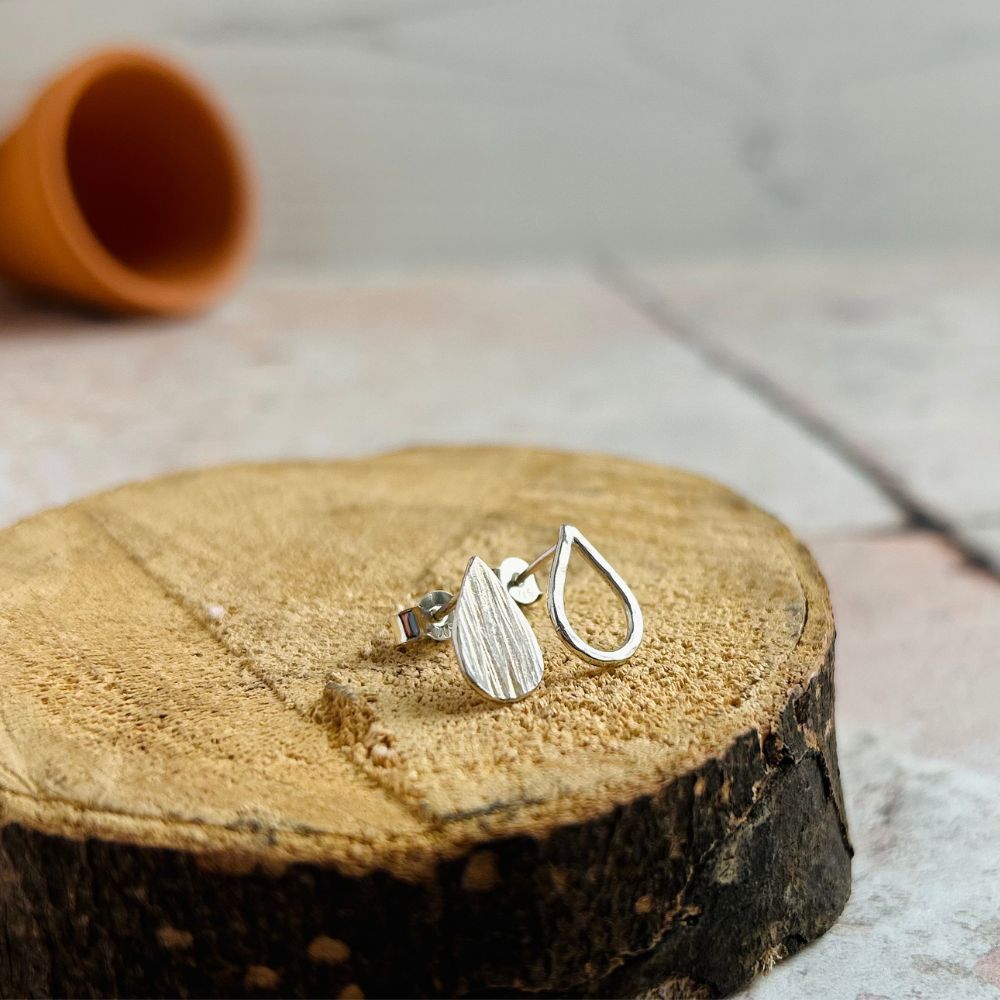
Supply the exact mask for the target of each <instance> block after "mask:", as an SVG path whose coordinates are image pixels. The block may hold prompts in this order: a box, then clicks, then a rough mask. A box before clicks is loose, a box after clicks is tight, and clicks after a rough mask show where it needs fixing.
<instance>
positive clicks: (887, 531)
mask: <svg viewBox="0 0 1000 1000" xmlns="http://www.w3.org/2000/svg"><path fill="white" fill-rule="evenodd" d="M113 43H126V44H139V45H141V46H146V47H149V48H150V49H152V50H154V51H157V52H160V53H162V54H164V55H166V56H168V57H172V58H175V59H177V60H178V61H179V62H180V63H181V64H182V65H185V66H187V67H188V68H190V70H191V71H192V72H193V73H194V74H195V75H196V76H197V77H199V78H200V79H201V80H202V81H204V82H205V83H206V84H207V85H208V87H209V88H210V90H211V91H212V92H214V94H215V96H216V97H217V99H218V100H219V102H220V103H221V104H222V105H223V106H224V107H225V108H227V109H228V110H229V112H230V113H231V115H232V117H233V120H234V122H235V126H236V129H237V131H238V132H239V134H240V135H241V136H242V138H243V141H244V143H245V145H246V149H247V152H248V158H249V161H250V164H251V166H252V169H253V172H254V174H255V176H256V181H257V187H258V192H259V212H260V218H259V227H258V230H259V232H258V242H257V245H256V251H255V254H254V256H253V260H252V264H251V267H250V271H249V275H248V277H247V278H246V279H245V280H244V281H243V283H242V285H240V287H239V289H238V290H237V291H236V292H235V293H234V294H233V295H231V296H228V297H226V298H225V299H223V300H222V302H221V303H220V304H218V305H217V306H216V307H215V308H214V309H212V310H210V311H208V312H205V313H202V314H197V315H194V316H185V317H182V318H176V319H142V318H127V319H117V320H110V319H108V318H106V317H103V316H101V315H98V314H95V313H93V312H90V311H74V309H73V308H72V307H67V306H56V305H53V304H51V303H49V302H47V301H45V300H38V299H35V298H24V297H22V296H20V295H17V294H14V293H13V292H10V293H0V523H3V524H7V523H10V522H12V521H13V520H15V519H17V518H19V517H23V516H27V515H30V514H32V513H35V512H37V511H38V510H41V509H43V508H44V507H47V506H50V505H53V504H57V503H64V502H67V501H69V500H72V499H74V498H76V497H79V496H81V495H84V494H86V493H90V492H92V491H94V490H97V489H103V488H107V487H110V486H113V485H115V484H117V483H121V482H125V481H128V480H131V479H135V478H141V477H145V476H150V475H155V474H160V473H164V472H169V471H173V470H176V469H181V468H187V467H190V466H199V465H208V464H213V463H218V462H232V461H240V460H250V459H254V460H255V459H282V458H289V457H317V458H329V457H339V456H345V455H362V454H366V453H369V452H371V451H375V450H382V449H386V448H394V447H400V446H405V445H407V444H414V443H427V442H442V443H464V442H506V443H526V444H541V445H551V446H556V447H563V448H574V449H581V450H597V451H606V452H613V453H616V454H623V455H627V456H631V457H634V458H639V459H643V460H646V461H652V462H657V463H663V464H674V465H681V466H685V467H688V468H691V469H694V470H696V471H698V472H701V473H704V474H706V475H710V476H712V477H715V478H718V479H721V480H722V481H724V482H726V483H727V484H729V485H730V486H732V487H734V488H736V489H737V490H739V491H741V492H742V493H744V494H746V495H747V496H749V497H750V498H751V499H753V500H754V501H756V502H757V503H759V504H761V505H762V506H764V507H766V508H767V509H769V510H771V511H773V512H775V513H776V514H778V515H779V516H780V517H782V518H783V519H784V520H786V521H787V522H788V523H789V524H790V525H791V526H792V527H793V529H794V530H795V531H796V532H797V533H798V534H799V535H800V536H801V537H803V538H804V539H805V540H806V542H807V543H808V544H809V545H810V547H811V548H812V549H813V551H814V552H815V553H816V555H817V557H818V559H819V561H820V564H821V566H822V567H823V569H824V571H825V573H826V574H827V576H828V578H829V581H830V584H831V588H832V591H833V596H834V603H835V606H836V610H837V614H838V622H839V632H840V638H839V647H838V648H839V652H838V685H839V689H838V698H839V722H838V725H839V732H840V739H841V744H842V765H843V770H844V781H845V789H846V792H847V794H848V800H849V808H850V813H851V822H852V834H853V837H854V840H855V846H856V848H857V850H858V855H857V858H856V862H855V892H854V896H853V898H852V900H851V902H850V904H849V906H848V909H847V911H846V912H845V914H844V916H843V918H842V919H841V920H840V921H839V922H838V923H837V925H836V926H835V927H834V928H833V929H832V930H831V931H830V932H829V933H828V934H827V935H826V936H825V937H824V938H823V939H822V940H820V941H819V942H817V943H816V944H815V945H814V946H812V947H810V948H808V949H806V950H805V951H804V952H803V953H802V954H801V955H799V956H797V957H796V958H794V959H792V960H791V961H789V962H787V963H783V964H781V965H779V966H778V967H777V968H776V969H775V970H774V971H773V972H772V973H771V974H770V975H769V976H767V977H765V978H763V979H761V980H758V981H757V982H756V983H755V984H754V985H753V986H752V987H751V988H750V990H749V995H752V996H754V997H762V998H765V997H766V998H779V997H780V998H789V1000H791V998H801V997H817V998H819V997H823V998H827V997H850V998H855V997H857V998H858V1000H860V998H861V997H869V998H874V997H903V996H917V995H919V996H923V997H925V998H929V997H941V998H945V997H956V996H963V997H971V998H980V997H982V998H994V997H996V996H997V995H998V994H997V991H998V990H1000V893H998V892H997V891H996V888H997V884H998V877H1000V846H998V845H1000V755H998V750H1000V735H998V727H997V709H998V707H1000V669H997V668H998V663H997V657H998V653H997V650H998V649H1000V581H998V569H1000V283H998V278H1000V198H998V194H997V189H998V178H1000V118H998V114H997V96H996V95H997V93H998V91H1000V7H997V6H996V5H995V4H990V3H986V2H985V0H959V2H951V3H931V2H905V3H904V2H902V0H886V2H882V3H878V4H864V3H860V2H857V0H848V2H842V3H837V4H834V3H826V2H813V3H793V2H791V0H788V2H784V0H781V2H779V0H764V2H760V3H756V4H753V5H747V4H740V3H735V2H719V3H711V4H705V3H693V2H675V3H670V4H664V3H655V2H652V0H615V2H583V0H535V2H532V3H527V2H517V0H497V2H475V0H472V2H446V0H367V2H344V0H341V2H326V3H320V2H306V0H292V2H283V3H281V4H278V3H263V2H248V0H238V2H237V0H216V2H213V3H204V2H187V0H155V2H153V0H132V2H127V3H125V2H121V3H118V2H108V0H90V2H86V3H84V2H79V3H76V2H63V0H46V2H45V3H37V2H28V0H0V132H3V131H6V130H7V129H8V128H13V127H14V125H15V124H16V123H17V120H18V119H19V118H20V116H21V115H22V114H23V113H24V112H25V111H26V109H27V107H28V105H29V104H30V102H31V100H32V99H33V97H34V95H35V94H36V93H37V92H38V90H39V88H40V87H41V86H42V84H43V83H44V81H45V80H46V79H47V78H49V77H50V76H51V75H52V74H53V73H55V72H56V71H57V70H59V69H60V68H61V67H62V66H64V65H65V64H66V63H67V62H69V61H71V60H73V59H76V58H77V57H79V56H80V55H81V54H84V53H86V52H87V51H89V50H91V49H93V48H95V47H98V46H104V45H108V44H113ZM0 197H2V193H0ZM2 237H3V234H2V233H0V239H2Z"/></svg>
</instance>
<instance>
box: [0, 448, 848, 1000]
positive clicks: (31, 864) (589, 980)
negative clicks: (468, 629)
mask: <svg viewBox="0 0 1000 1000" xmlns="http://www.w3.org/2000/svg"><path fill="white" fill-rule="evenodd" d="M562 522H570V523H573V524H576V525H577V526H578V527H579V528H580V529H581V530H582V531H583V532H584V533H585V534H586V535H587V536H588V538H589V539H590V540H591V542H593V543H594V545H596V546H597V547H598V549H600V550H601V552H603V554H604V555H605V556H606V557H607V558H608V559H609V560H610V562H611V563H612V564H613V565H614V566H615V567H616V569H617V570H618V571H619V572H620V573H621V574H622V576H623V577H624V578H625V579H626V580H627V581H628V583H629V584H630V585H631V586H632V588H633V590H634V592H635V594H636V596H637V598H638V600H639V602H640V603H641V605H642V607H643V609H644V612H645V617H646V638H645V641H644V642H643V644H642V646H641V648H640V650H639V652H638V653H637V654H636V656H635V657H634V658H633V659H632V660H631V661H630V662H628V663H627V664H625V665H623V666H620V667H617V668H614V669H601V668H597V667H594V666H592V665H590V664H588V663H586V662H584V661H583V660H581V659H578V658H576V657H574V656H573V655H571V654H570V652H569V651H568V650H567V649H566V647H564V646H563V645H562V644H561V643H560V641H559V640H558V638H557V636H556V634H555V632H554V630H553V628H552V627H551V624H550V622H549V621H548V617H547V615H546V612H545V602H544V601H542V602H539V603H537V604H535V605H532V606H531V607H529V608H528V609H527V610H526V614H527V616H528V618H529V620H530V621H531V622H532V624H533V626H534V627H535V630H536V632H537V635H538V638H539V641H540V644H541V649H542V652H543V655H544V659H545V675H544V681H543V684H542V687H541V689H540V690H539V691H538V692H537V693H536V694H534V695H532V696H531V697H529V698H527V699H526V700H524V701H522V702H519V703H517V704H513V705H497V704H493V703H489V702H486V701H483V700H481V699H480V698H478V697H477V696H476V694H475V693H474V692H473V691H472V690H471V689H470V688H469V686H468V685H467V684H466V683H464V681H463V679H462V677H461V675H460V674H459V671H458V668H457V666H456V663H455V659H454V652H453V650H452V649H451V647H450V644H448V643H426V644H421V648H419V649H417V648H412V649H407V650H405V651H399V650H397V649H395V648H394V647H393V646H392V645H391V644H390V642H389V632H388V630H387V628H386V625H385V623H386V619H387V617H388V616H389V615H390V613H391V612H392V611H393V610H394V609H395V608H396V607H397V605H398V603H399V602H400V601H402V600H404V599H406V598H416V597H419V596H420V595H421V594H423V593H424V592H425V591H428V590H431V589H434V588H438V587H443V588H445V589H453V588H454V587H456V586H457V584H458V582H459V580H460V579H461V576H462V571H463V569H464V567H465V564H466V561H467V559H468V558H469V556H470V555H473V554H478V555H481V556H482V557H483V558H484V559H486V560H487V562H489V563H490V564H491V565H495V564H497V563H498V562H499V561H500V560H501V559H502V558H503V557H506V556H510V555H517V556H521V557H523V558H531V557H532V556H534V555H535V554H537V553H539V552H541V551H542V550H543V549H545V548H546V547H548V546H549V545H551V544H552V543H553V542H554V541H555V538H556V534H557V530H558V527H559V525H560V524H561V523H562ZM574 563H575V564H576V567H577V568H576V569H574V570H573V571H571V574H570V587H569V590H568V598H567V604H568V607H569V609H570V614H571V616H572V618H573V621H574V625H575V627H576V628H577V630H578V631H580V632H581V634H583V635H584V637H585V638H587V639H588V641H591V642H593V643H594V644H596V645H604V646H608V645H611V644H612V643H613V642H614V640H615V638H616V636H617V634H618V633H619V632H620V630H621V629H622V628H623V623H622V622H621V621H620V619H621V618H622V614H621V609H620V606H619V604H618V602H617V601H616V600H615V599H614V597H613V595H612V594H611V593H610V591H609V590H608V589H607V587H606V585H605V583H604V582H603V581H602V580H601V579H600V578H599V577H597V576H596V574H594V573H593V571H592V570H591V569H589V568H586V563H585V562H584V561H582V560H580V559H579V558H575V559H574ZM581 567H582V568H581ZM577 570H579V572H577ZM542 582H543V583H544V577H543V578H542ZM0 629H2V643H0V671H2V675H0V678H2V683H0V713H2V723H3V725H2V729H0V786H2V800H0V808H2V822H3V826H2V831H0V850H2V853H0V920H2V928H3V934H4V939H3V947H2V948H0V992H2V993H3V995H5V996H9V995H36V996H41V995H46V994H56V995H66V996H89V995H94V994H119V995H176V994H179V995H196V996H208V995H243V994H246V995H252V996H266V995H278V996H292V995H307V994H324V995H331V996H340V997H358V996H362V995H364V996H379V995H391V996H413V995H436V994H478V995H511V994H515V993H533V994H542V995H545V994H573V995H579V994H584V995H623V996H624V995H637V994H645V993H651V994H655V995H660V996H667V995H673V994H678V995H685V996H689V995H712V994H725V993H727V992H730V991H732V990H734V989H735V988H737V987H739V986H740V985H741V984H743V983H745V982H746V981H747V980H748V979H749V978H750V977H751V976H752V975H754V973H755V972H758V971H760V970H763V969H766V968H768V967H769V966H770V965H771V964H772V963H773V962H774V961H776V960H777V959H780V958H781V957H783V956H785V955H787V954H790V953H791V952H794V951H796V950H797V949H799V948H801V947H802V946H803V945H804V944H805V943H806V942H808V941H810V940H812V939H813V938H815V937H816V936H817V935H819V934H821V933H822V932H823V931H824V930H826V928H828V927H829V926H830V924H831V923H832V922H833V920H834V919H835V917H836V915H837V914H838V912H839V911H840V910H841V908H842V907H843V905H844V902H845V900H846V898H847V896H848V892H849V886H850V854H851V848H850V844H849V842H848V838H847V831H846V827H845V821H844V809H843V804H842V801H841V793H840V784H839V778H838V771H837V760H836V752H835V743H834V731H833V672H832V671H833V637H834V628H833V619H832V616H831V611H830V604H829V600H828V596H827V591H826V588H825V586H824V583H823V580H822V578H821V576H820V574H819V572H818V571H817V569H816V567H815V565H814V564H813V561H812V559H811V558H810V557H809V554H808V553H807V552H806V551H805V549H804V548H803V547H802V546H801V545H800V544H798V543H797V542H796V541H795V539H794V538H793V537H792V536H791V534H790V533H789V532H788V531H787V530H786V529H785V528H784V527H783V526H782V525H781V524H779V523H778V522H777V521H775V520H774V519H773V518H771V517H770V516H768V515H767V514H764V513H762V512H761V511H760V510H758V509H756V508H755V507H753V506H751V505H750V504H749V503H747V502H746V501H744V500H742V499H740V498H739V497H737V496H735V495H734V494H733V493H731V492H730V491H728V490H726V489H724V488H723V487H721V486H718V485H716V484H714V483H711V482H708V481H706V480H704V479H700V478H697V477H695V476H691V475H688V474H685V473H681V472H676V471H670V470H665V469H658V468H652V467H649V466H646V465H640V464H637V463H633V462H628V461H622V460H618V459H612V458H603V457H595V456H574V455H567V454H558V453H552V452H544V451H534V450H504V449H493V448H478V449H477V448H473V449H424V450H413V451H406V452H402V453H398V454H391V455H386V456H382V457H377V458H373V459H366V460H363V461H355V462H336V463H298V464H280V465H255V466H238V467H233V468H222V469H212V470H207V471H200V472H192V473H188V474H184V475H176V476H171V477H168V478H164V479H157V480H154V481H152V482H146V483H140V484H137V485H131V486H126V487H123V488H121V489H117V490H113V491H112V492H109V493H105V494H102V495H99V496H96V497H91V498H88V499H86V500H81V501H79V502H77V503H74V504H71V505H69V506H68V507H65V508H62V509H60V510H54V511H50V512H48V513H44V514H42V515H40V516H38V517H34V518H31V519H30V520H27V521H24V522H22V523H20V524H18V525H15V526H14V527H12V528H10V529H8V530H6V531H5V532H3V533H2V537H0Z"/></svg>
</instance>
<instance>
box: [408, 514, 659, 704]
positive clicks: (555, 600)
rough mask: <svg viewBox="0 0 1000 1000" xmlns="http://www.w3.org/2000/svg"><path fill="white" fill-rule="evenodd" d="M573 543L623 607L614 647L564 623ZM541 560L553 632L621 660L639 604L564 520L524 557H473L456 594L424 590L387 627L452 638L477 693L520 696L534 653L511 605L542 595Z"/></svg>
mask: <svg viewBox="0 0 1000 1000" xmlns="http://www.w3.org/2000/svg"><path fill="white" fill-rule="evenodd" d="M573 546H578V547H579V549H580V551H581V552H582V553H583V555H584V556H585V557H586V559H587V561H588V562H589V563H590V564H591V565H592V566H593V567H594V569H596V570H597V572H598V573H600V574H601V575H602V576H603V577H604V578H605V580H606V581H607V583H608V585H609V586H610V587H611V589H612V590H613V591H614V592H615V593H616V594H617V596H618V598H619V600H620V601H621V603H622V607H623V608H624V610H625V618H626V624H627V631H626V636H625V641H624V642H623V643H622V645H621V646H619V647H618V648H617V649H612V650H603V649H597V648H596V647H595V646H592V645H591V644H590V643H588V642H586V641H585V640H584V639H583V638H581V637H580V635H579V634H578V633H577V632H576V630H575V629H574V628H573V626H572V625H571V624H570V622H569V617H568V615H567V613H566V575H567V571H568V569H569V561H570V557H571V556H572V554H573ZM547 559H551V560H552V566H551V568H550V570H549V586H548V597H547V601H546V603H547V606H548V612H549V618H550V619H551V620H552V624H553V626H554V628H555V630H556V633H557V634H558V636H559V638H560V639H561V640H562V641H563V642H564V643H565V644H566V645H567V646H568V647H569V648H570V649H571V650H573V652H575V653H576V654H577V655H579V656H581V657H583V659H585V660H587V661H588V662H589V663H594V664H598V665H602V666H607V665H612V664H616V663H624V662H625V661H626V660H627V659H629V657H631V656H632V655H633V654H634V653H635V651H636V650H637V649H638V648H639V645H640V643H641V642H642V636H643V630H644V623H643V617H642V609H641V608H640V607H639V602H638V601H637V600H636V598H635V594H633V593H632V590H631V589H630V587H629V586H628V584H627V583H625V581H624V580H623V579H622V578H621V576H620V575H619V574H618V573H617V571H616V570H615V569H614V567H613V566H612V565H611V564H610V563H609V562H608V561H607V559H605V558H604V556H602V555H601V553H600V552H599V551H598V550H597V549H596V548H595V547H594V546H593V545H592V544H591V543H590V542H589V541H588V539H587V538H586V536H585V535H584V534H583V532H581V531H580V530H579V528H576V527H574V526H573V525H571V524H564V525H562V526H561V527H560V528H559V537H558V539H557V540H556V543H555V545H553V546H552V547H551V548H549V549H546V550H545V551H544V552H543V553H542V554H541V555H540V556H538V557H537V558H536V559H534V560H532V562H530V563H528V562H525V560H523V559H518V558H514V557H511V558H508V559H504V561H503V562H502V563H501V564H500V566H499V567H498V568H497V569H495V570H491V569H490V568H489V567H488V566H487V565H486V563H485V562H483V560H482V559H480V558H479V557H478V556H473V557H472V558H471V559H470V560H469V563H468V565H467V566H466V570H465V576H464V577H463V579H462V585H461V588H460V590H459V593H458V596H457V597H455V596H453V595H452V594H450V593H449V592H448V591H444V590H432V591H431V592H430V593H428V594H425V595H424V596H423V597H422V598H421V599H420V600H419V601H418V602H417V604H416V605H414V606H413V607H409V608H402V609H401V610H399V611H397V612H396V614H395V615H394V616H393V618H392V627H393V631H394V633H395V637H396V643H397V645H399V646H400V647H402V646H405V645H407V644H409V643H411V642H415V641H417V640H420V639H433V640H435V641H438V642H443V641H446V640H448V639H452V640H453V642H454V645H455V652H456V654H457V656H458V662H459V666H460V668H461V670H462V675H463V676H464V677H465V679H466V680H467V681H468V682H469V684H470V685H471V686H472V688H473V689H474V690H475V691H476V692H477V693H478V694H480V695H482V696H483V697H484V698H488V699H490V700H492V701H499V702H514V701H520V700H521V699H522V698H525V697H527V696H528V695H529V694H531V693H532V691H534V690H535V689H536V688H537V687H538V685H539V684H540V683H541V680H542V653H541V649H540V648H539V646H538V640H537V639H536V638H535V634H534V632H533V631H532V629H531V625H530V624H529V623H528V621H527V619H526V618H525V617H524V615H523V614H521V613H519V611H518V607H517V605H518V604H521V605H528V604H533V603H534V602H535V601H537V600H538V599H539V598H540V597H541V596H542V592H541V590H540V589H539V587H538V581H537V580H536V579H535V576H534V570H535V569H537V568H538V567H539V566H540V565H542V564H543V563H544V562H545V561H546V560H547Z"/></svg>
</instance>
